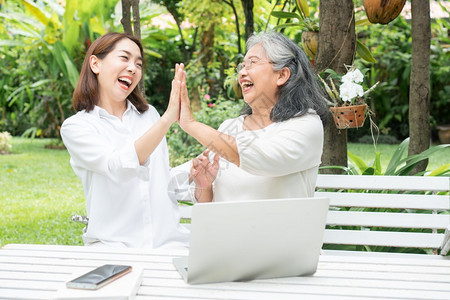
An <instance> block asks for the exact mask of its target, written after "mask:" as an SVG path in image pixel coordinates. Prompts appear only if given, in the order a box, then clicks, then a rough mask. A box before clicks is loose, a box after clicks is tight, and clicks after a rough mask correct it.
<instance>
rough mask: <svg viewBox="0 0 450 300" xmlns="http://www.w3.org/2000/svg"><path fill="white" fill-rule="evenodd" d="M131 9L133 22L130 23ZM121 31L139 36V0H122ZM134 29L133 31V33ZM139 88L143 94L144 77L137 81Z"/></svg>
mask: <svg viewBox="0 0 450 300" xmlns="http://www.w3.org/2000/svg"><path fill="white" fill-rule="evenodd" d="M131 10H133V24H131ZM120 23H122V27H123V31H124V32H125V33H127V34H131V35H134V36H135V37H138V38H139V39H140V38H141V17H140V15H139V0H122V19H121V20H120ZM133 29H134V33H133ZM139 90H140V91H141V93H142V94H143V95H145V87H144V78H142V80H141V81H140V82H139Z"/></svg>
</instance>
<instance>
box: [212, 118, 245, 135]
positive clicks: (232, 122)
mask: <svg viewBox="0 0 450 300" xmlns="http://www.w3.org/2000/svg"><path fill="white" fill-rule="evenodd" d="M244 117H245V116H244V115H241V116H239V117H236V118H232V119H227V120H225V121H223V122H222V124H220V126H219V129H218V130H219V131H221V132H229V131H236V130H240V129H242V124H243V122H244Z"/></svg>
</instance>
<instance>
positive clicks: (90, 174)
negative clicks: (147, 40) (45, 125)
mask: <svg viewBox="0 0 450 300" xmlns="http://www.w3.org/2000/svg"><path fill="white" fill-rule="evenodd" d="M142 68H143V49H142V45H141V42H140V40H139V39H137V38H135V37H134V36H131V35H127V34H123V33H107V34H105V35H103V36H101V37H100V38H98V39H97V40H96V41H95V42H94V43H93V44H92V45H91V46H90V47H89V50H88V52H87V54H86V57H85V59H84V62H83V66H82V69H81V73H80V79H79V81H78V84H77V87H76V89H75V91H74V94H73V105H74V107H75V109H76V110H77V111H78V113H77V114H75V115H74V116H72V117H70V118H68V119H67V120H65V121H64V123H63V125H62V127H61V136H62V139H63V141H64V144H65V145H66V147H67V149H68V151H69V153H70V156H71V159H70V163H71V165H72V168H73V170H74V171H75V173H76V174H77V176H78V177H79V178H80V179H81V182H82V184H83V188H84V194H85V197H86V210H87V215H88V217H89V225H88V227H87V231H86V232H85V234H84V235H83V239H84V241H85V244H86V245H100V246H101V245H108V246H117V247H149V248H158V247H183V246H186V245H187V242H188V232H187V231H186V229H185V228H184V227H181V226H180V224H179V215H178V211H177V203H174V202H172V201H171V200H170V199H169V196H168V193H167V188H168V181H169V155H168V150H167V144H166V140H165V134H166V132H167V130H168V129H169V127H170V126H171V125H172V123H174V122H175V121H177V119H178V117H179V109H180V76H181V75H180V74H181V72H180V70H182V69H183V65H180V66H178V65H177V66H176V70H175V78H174V80H173V81H172V92H171V95H170V100H169V105H168V107H167V110H166V111H165V113H164V114H163V115H162V116H161V117H160V116H159V114H158V113H157V111H156V110H155V108H154V107H152V106H150V105H148V104H147V102H146V101H145V99H144V98H143V96H142V95H141V93H140V92H139V89H138V87H137V85H138V83H139V81H140V80H141V78H142V71H143V69H142Z"/></svg>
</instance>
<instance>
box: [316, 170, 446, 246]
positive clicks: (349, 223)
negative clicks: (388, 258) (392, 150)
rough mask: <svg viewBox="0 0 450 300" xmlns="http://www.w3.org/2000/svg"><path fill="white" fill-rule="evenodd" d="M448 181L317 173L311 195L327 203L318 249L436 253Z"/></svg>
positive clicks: (443, 228) (442, 229)
mask: <svg viewBox="0 0 450 300" xmlns="http://www.w3.org/2000/svg"><path fill="white" fill-rule="evenodd" d="M449 180H450V178H449V177H427V176H367V175H363V176H354V175H322V174H320V175H319V176H318V179H317V184H316V186H317V188H316V194H315V196H317V197H328V198H329V199H330V211H329V212H328V218H327V230H326V232H325V236H324V244H328V245H341V246H340V247H336V246H328V247H330V248H334V249H351V250H364V249H365V250H371V251H386V250H387V251H389V250H390V247H401V248H408V249H403V250H402V251H412V252H415V249H432V250H424V252H426V253H430V252H433V253H437V252H438V249H442V248H444V246H445V245H446V238H447V239H448V236H449V233H448V231H449V224H450V215H449V213H450V200H449ZM446 231H447V232H446ZM447 244H448V242H447ZM350 245H352V246H353V247H349V246H350ZM380 247H383V248H380ZM386 247H387V248H386ZM447 247H448V245H447ZM352 248H353V249H352ZM411 248H413V249H411ZM447 251H448V250H447ZM442 252H443V251H442V250H441V254H444V253H442ZM445 252H446V251H445Z"/></svg>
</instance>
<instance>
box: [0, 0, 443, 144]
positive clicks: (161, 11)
mask: <svg viewBox="0 0 450 300" xmlns="http://www.w3.org/2000/svg"><path fill="white" fill-rule="evenodd" d="M61 3H65V4H61ZM354 3H355V7H356V9H355V19H356V21H357V23H358V24H359V25H358V26H357V30H356V32H357V37H358V41H360V42H361V43H363V44H364V45H366V46H367V47H368V49H370V51H371V53H372V55H373V57H374V58H375V59H376V63H368V62H367V61H364V60H362V59H360V58H359V56H356V59H355V65H357V66H358V67H361V68H363V69H369V71H368V73H367V76H368V78H369V79H370V80H369V82H367V84H368V85H369V86H371V85H373V83H375V82H376V81H380V85H379V86H378V87H377V88H376V89H375V90H374V91H373V92H372V93H371V100H370V108H371V110H372V111H373V112H374V113H375V115H374V121H375V122H376V124H378V126H379V127H380V129H381V131H382V133H383V134H384V135H387V136H391V137H392V139H396V140H397V141H402V140H404V139H405V138H407V137H408V135H409V132H408V101H409V100H408V99H409V96H408V95H409V70H410V58H411V26H410V20H407V19H404V18H403V17H401V16H400V17H398V18H397V19H395V20H394V21H393V22H391V23H389V24H387V25H380V24H371V25H367V24H368V23H367V22H364V19H365V18H366V16H365V13H364V10H361V9H358V7H361V5H362V0H355V1H354ZM308 5H309V11H310V14H311V18H313V19H314V18H315V19H317V11H318V7H319V1H318V0H311V1H308ZM233 8H234V9H235V11H234V10H233ZM296 9H297V7H296V1H292V0H283V1H275V2H274V1H268V0H254V9H253V13H254V30H255V32H260V31H264V30H273V29H274V28H279V30H280V31H282V32H283V34H285V35H286V36H288V37H290V38H291V39H292V40H294V41H295V42H296V43H298V44H299V45H301V34H302V32H303V30H304V28H303V27H301V26H279V25H282V24H284V23H286V22H298V20H292V19H282V20H280V19H279V18H275V17H273V16H272V15H271V12H272V11H281V10H283V11H289V12H294V11H296ZM443 9H444V10H445V8H444V7H443ZM447 13H448V11H447ZM172 17H173V18H172ZM140 18H141V36H142V42H143V45H144V48H145V74H144V82H145V94H146V97H147V99H148V101H149V102H150V103H151V104H153V105H154V106H155V107H156V109H157V110H158V111H159V112H160V113H162V112H163V111H164V109H165V107H166V105H167V100H168V98H169V93H170V82H171V79H172V76H173V66H174V65H175V63H177V62H184V63H185V64H186V70H187V73H188V82H187V84H188V88H189V91H190V95H191V98H192V99H196V100H198V101H200V100H201V99H203V97H204V96H205V95H206V94H208V95H209V96H211V98H213V99H221V98H225V99H228V100H231V99H232V97H233V94H232V93H230V85H229V84H228V85H224V83H225V82H227V78H228V77H229V76H234V74H233V73H234V72H233V70H234V67H235V66H236V64H237V63H238V62H239V60H240V59H242V55H243V52H244V51H245V50H244V46H245V41H244V38H245V34H244V28H243V25H242V24H244V23H245V16H244V13H243V8H242V4H241V2H240V1H234V2H230V1H209V0H170V1H159V0H141V1H140ZM0 19H1V21H2V22H1V23H0V59H1V60H2V66H3V67H2V68H0V106H1V110H2V111H1V119H0V131H9V132H10V133H11V134H12V135H14V136H20V135H25V136H33V137H34V136H37V137H56V138H59V127H60V125H61V124H62V122H63V121H64V119H65V118H67V117H68V116H70V115H71V114H73V113H74V110H73V108H72V104H71V95H72V92H73V87H74V85H75V83H76V80H77V78H78V70H79V69H80V67H81V63H82V61H83V58H84V54H85V52H86V50H87V48H88V46H89V45H90V43H91V42H92V41H93V40H95V38H97V37H98V36H99V35H101V34H104V33H105V32H107V31H122V25H121V23H120V19H121V5H120V1H119V0H97V1H91V0H66V1H59V0H33V1H32V0H8V1H4V2H2V4H1V5H0ZM277 26H278V27H277ZM209 28H212V29H213V34H212V35H210V36H208V35H206V33H207V30H208V29H209ZM238 28H240V32H239V33H240V34H239V35H238V34H237V29H238ZM431 28H432V41H431V45H432V46H431V53H430V55H431V57H430V58H431V69H430V71H431V125H432V129H433V131H432V134H433V136H432V137H433V140H434V141H437V131H436V126H437V125H443V124H445V123H448V122H449V119H448V116H449V115H450V111H449V108H450V97H448V95H449V94H450V82H449V80H448V78H449V77H450V51H449V49H450V48H449V47H448V45H449V44H450V39H449V36H448V30H447V29H448V28H449V19H448V18H442V19H433V20H432V24H431ZM208 39H212V40H210V41H209V42H210V44H207V42H208ZM229 81H230V80H228V82H229ZM368 130H369V129H368V127H364V128H361V129H360V130H350V131H349V132H348V136H349V141H352V142H358V141H359V139H360V138H361V137H362V136H365V135H367V134H368Z"/></svg>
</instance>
